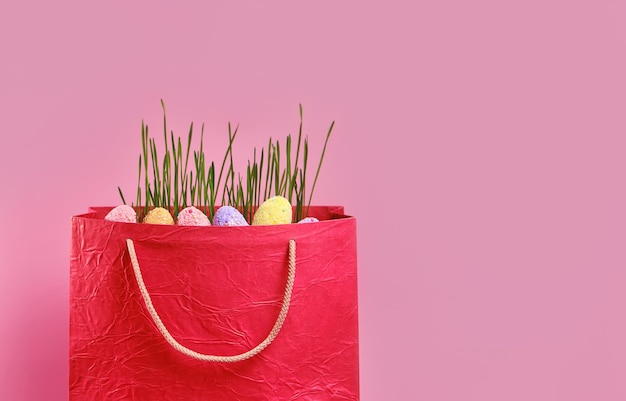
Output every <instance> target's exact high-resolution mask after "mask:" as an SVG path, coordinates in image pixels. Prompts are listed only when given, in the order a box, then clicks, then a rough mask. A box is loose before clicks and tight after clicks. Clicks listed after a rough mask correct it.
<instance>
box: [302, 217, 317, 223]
mask: <svg viewBox="0 0 626 401" xmlns="http://www.w3.org/2000/svg"><path fill="white" fill-rule="evenodd" d="M318 221H319V220H318V219H317V218H316V217H305V218H303V219H302V220H300V221H299V222H298V223H317V222H318Z"/></svg>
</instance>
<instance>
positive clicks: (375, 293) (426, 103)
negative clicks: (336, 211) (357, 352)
mask: <svg viewBox="0 0 626 401" xmlns="http://www.w3.org/2000/svg"><path fill="white" fill-rule="evenodd" d="M211 3H212V4H211ZM222 3H225V2H207V1H182V2H177V5H176V6H173V5H167V4H165V2H161V1H154V2H148V1H133V2H122V1H112V2H99V3H97V4H94V3H91V2H79V1H66V0H60V1H52V2H46V1H35V2H4V3H3V4H2V5H0V52H1V53H0V54H1V56H0V132H1V134H0V135H1V137H2V142H1V144H0V149H1V151H2V157H1V158H0V178H1V180H0V185H1V188H2V189H1V190H0V191H1V196H0V202H2V203H1V205H0V206H1V208H0V210H2V211H3V213H4V217H3V219H2V222H1V223H0V227H1V231H0V235H1V238H0V267H1V269H0V317H1V324H0V399H2V400H44V399H46V400H62V399H66V398H67V336H68V262H69V259H68V254H69V236H70V225H69V223H70V216H71V215H73V214H78V213H81V212H84V211H86V208H87V206H89V205H113V204H117V203H119V200H118V195H117V190H116V187H117V186H118V185H120V186H122V188H124V189H125V191H126V193H127V197H129V198H132V193H133V187H134V185H135V179H136V162H137V157H138V155H139V152H140V145H139V143H140V124H141V119H142V118H144V119H145V120H146V122H147V123H148V124H149V125H150V126H151V127H152V129H153V130H154V131H153V132H154V133H157V132H160V131H159V130H160V124H161V110H160V104H159V99H161V98H163V99H164V100H165V102H166V105H167V107H168V114H169V119H170V123H171V125H170V127H171V128H173V129H174V130H175V132H176V133H177V134H179V135H183V134H184V133H185V132H186V129H187V127H188V123H189V122H190V121H192V120H193V121H195V122H196V125H197V126H198V125H200V123H202V122H204V123H206V129H207V133H208V134H209V138H211V140H212V143H213V144H214V146H215V149H212V150H211V152H215V153H214V155H215V156H214V157H216V158H217V157H219V156H218V155H220V154H222V152H223V148H224V146H225V145H224V143H225V141H226V124H227V122H228V121H232V122H233V123H235V124H236V123H239V124H240V127H241V128H240V137H239V139H238V140H237V145H236V150H235V152H236V153H235V157H239V160H241V161H243V160H246V159H247V158H248V157H250V156H251V152H252V147H253V146H263V145H265V141H266V140H267V137H268V136H269V135H272V136H273V137H275V138H276V137H278V138H284V137H285V136H286V135H287V133H290V132H291V133H295V132H296V130H297V123H298V114H297V107H298V103H300V102H301V103H303V105H304V111H305V130H306V132H307V133H308V135H309V138H310V140H311V146H312V147H313V148H314V149H315V150H316V152H319V150H320V148H321V145H322V143H323V137H324V134H325V131H326V129H327V127H328V125H329V123H330V122H331V121H332V120H336V121H337V123H336V131H335V134H334V136H333V137H332V138H331V142H330V145H329V146H330V147H329V150H328V153H327V155H326V161H325V164H324V168H323V170H322V175H321V178H320V182H319V185H318V188H317V189H316V199H315V203H318V204H343V205H345V206H346V209H347V211H348V212H350V213H351V214H354V215H356V216H357V217H358V225H359V226H358V229H359V232H358V235H359V237H358V243H359V269H360V270H359V285H360V288H359V290H360V336H361V337H360V339H361V381H362V383H361V388H362V399H363V400H364V401H376V400H481V401H488V400H508V401H512V400H570V401H571V400H592V399H595V400H624V399H626V253H625V252H624V249H625V248H624V243H625V240H626V228H625V227H626V221H625V220H626V214H625V212H624V210H625V205H626V176H625V174H624V172H625V171H626V170H625V169H626V165H625V164H626V162H625V160H626V159H625V157H624V154H625V151H626V114H625V110H626V73H625V72H626V52H625V51H626V4H624V2H623V1H618V0H614V1H608V0H601V1H600V0H588V1H576V0H573V1H572V0H569V1H558V0H541V1H539V0H526V1H498V0H477V1H462V0H440V1H405V2H400V1H387V2H371V1H370V2H362V1H315V2H297V1H247V2H245V1H234V2H228V5H223V4H222Z"/></svg>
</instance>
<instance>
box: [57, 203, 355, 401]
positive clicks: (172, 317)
mask: <svg viewBox="0 0 626 401" xmlns="http://www.w3.org/2000/svg"><path fill="white" fill-rule="evenodd" d="M109 210H111V208H110V207H102V208H92V209H91V210H90V212H89V213H87V214H83V215H79V216H75V217H73V218H72V242H71V259H70V344H69V352H70V356H69V357H70V361H69V363H70V378H69V379H70V390H69V392H70V400H71V401H78V400H81V401H83V400H133V401H139V400H142V401H144V400H145V401H148V400H150V401H153V400H212V401H219V400H281V401H282V400H316V401H324V400H358V399H359V373H358V365H359V361H358V325H357V317H358V313H357V261H356V219H355V218H354V217H350V216H346V215H344V214H343V213H344V212H343V208H341V207H322V206H319V207H311V210H310V215H311V216H315V217H317V218H319V219H320V220H322V221H320V222H319V223H310V224H289V225H278V226H250V227H178V226H157V225H147V224H132V223H115V222H108V221H104V220H103V218H104V216H105V215H106V213H107V212H108V211H109ZM127 238H130V239H132V240H133V242H134V245H135V249H136V253H137V258H138V261H139V264H140V266H141V270H142V273H143V278H144V281H145V283H146V287H147V288H148V291H149V292H150V295H151V297H152V301H153V303H154V306H155V309H156V310H157V311H158V313H159V314H160V316H161V318H162V320H163V322H164V324H165V325H166V326H167V328H168V329H169V331H170V333H171V334H172V336H173V337H174V338H175V339H176V340H178V341H179V342H180V343H181V344H183V345H184V346H186V347H188V348H191V349H193V350H195V351H197V352H200V353H206V354H214V355H234V354H239V353H242V352H245V351H247V350H249V349H251V348H253V347H254V346H256V345H257V344H258V343H260V342H261V341H262V340H263V339H264V338H265V337H266V336H267V334H268V333H269V332H270V330H271V329H272V326H273V325H274V322H275V321H276V318H277V315H278V313H279V310H280V307H281V303H282V297H283V293H284V290H285V283H286V279H287V268H288V242H289V240H290V239H295V240H296V243H297V254H296V260H297V263H296V266H297V271H296V278H295V284H294V290H293V295H292V298H291V305H290V308H289V312H288V315H287V318H286V320H285V323H284V325H283V327H282V329H281V331H280V332H279V334H278V336H277V337H276V339H275V340H274V342H273V343H272V344H270V345H269V346H268V347H267V348H266V349H264V350H263V351H262V352H261V353H260V354H258V355H256V356H254V357H252V358H250V359H247V360H245V361H241V362H235V363H213V362H201V361H198V360H195V359H192V358H190V357H188V356H186V355H183V354H181V353H179V352H178V351H176V350H175V349H173V348H172V347H171V346H170V345H169V344H168V343H167V342H166V341H165V339H164V338H163V337H162V335H161V334H160V333H159V331H158V330H157V328H156V325H155V324H154V322H153V321H152V318H151V317H150V315H149V314H148V311H147V309H146V306H145V305H144V303H143V299H142V297H141V294H140V292H139V289H138V286H137V283H136V281H135V277H134V275H133V272H132V266H131V263H130V258H129V254H128V250H127V248H126V239H127Z"/></svg>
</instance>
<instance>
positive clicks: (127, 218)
mask: <svg viewBox="0 0 626 401" xmlns="http://www.w3.org/2000/svg"><path fill="white" fill-rule="evenodd" d="M104 219H105V220H108V221H117V222H120V223H136V222H137V213H136V212H135V209H133V208H132V207H130V206H128V205H119V206H116V207H114V208H113V209H112V210H111V211H110V212H109V213H107V215H106V216H104Z"/></svg>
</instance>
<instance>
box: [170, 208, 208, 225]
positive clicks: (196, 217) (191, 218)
mask: <svg viewBox="0 0 626 401" xmlns="http://www.w3.org/2000/svg"><path fill="white" fill-rule="evenodd" d="M176 224H178V225H179V226H210V225H211V221H210V220H209V218H208V217H207V216H206V214H204V213H202V211H200V209H198V208H196V207H194V206H188V207H186V208H184V209H183V210H181V211H180V212H179V213H178V216H177V218H176Z"/></svg>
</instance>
